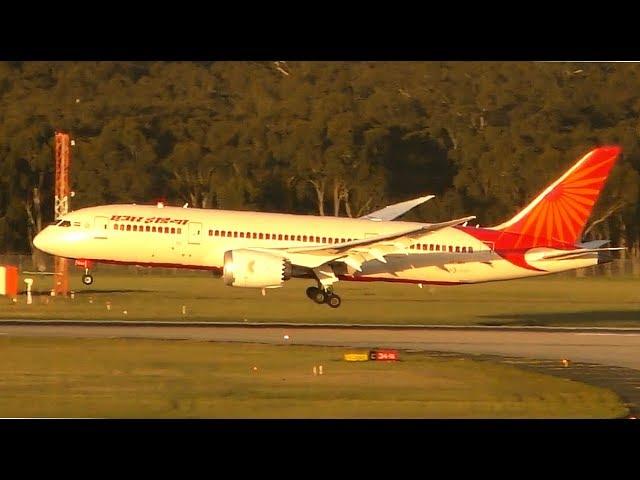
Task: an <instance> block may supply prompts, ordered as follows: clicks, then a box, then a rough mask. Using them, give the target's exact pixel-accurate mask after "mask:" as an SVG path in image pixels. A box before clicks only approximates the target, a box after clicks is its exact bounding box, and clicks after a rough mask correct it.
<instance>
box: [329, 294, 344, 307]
mask: <svg viewBox="0 0 640 480" xmlns="http://www.w3.org/2000/svg"><path fill="white" fill-rule="evenodd" d="M341 303H342V299H341V298H340V296H339V295H336V294H335V293H333V294H331V295H329V296H328V297H327V305H329V306H330V307H331V308H338V307H339V306H340V304H341Z"/></svg>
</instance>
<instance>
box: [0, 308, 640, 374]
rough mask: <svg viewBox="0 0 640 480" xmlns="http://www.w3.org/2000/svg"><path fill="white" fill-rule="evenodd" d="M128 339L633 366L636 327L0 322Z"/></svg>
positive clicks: (22, 330)
mask: <svg viewBox="0 0 640 480" xmlns="http://www.w3.org/2000/svg"><path fill="white" fill-rule="evenodd" d="M3 334H4V335H20V336H22V335H28V336H31V335H36V336H64V337H135V338H158V339H192V340H204V341H217V342H253V343H267V344H276V345H282V344H287V343H288V344H298V345H328V346H332V345H335V346H348V347H362V348H369V347H388V348H398V349H410V350H428V351H441V352H461V353H471V354H489V355H504V356H513V357H528V358H537V359H555V360H558V361H560V360H561V359H569V360H571V361H574V362H588V363H598V364H602V365H614V366H619V367H627V368H633V369H636V370H640V329H604V330H602V329H596V328H594V329H589V328H581V329H567V328H546V329H543V328H536V329H525V328H509V327H506V328H505V327H503V328H494V327H483V328H468V327H444V328H443V327H435V328H429V327H424V328H415V327H398V326H393V327H385V328H380V327H363V326H358V327H354V326H351V327H344V326H331V325H323V326H319V327H315V326H298V325H296V324H289V325H285V324H280V325H277V326H272V325H268V324H267V325H265V324H259V325H256V324H247V325H241V324H207V323H204V322H203V323H178V322H173V323H160V322H118V323H109V322H91V321H41V320H34V321H6V320H5V321H0V335H3ZM285 335H288V336H289V338H288V339H287V340H285V338H284V336H285Z"/></svg>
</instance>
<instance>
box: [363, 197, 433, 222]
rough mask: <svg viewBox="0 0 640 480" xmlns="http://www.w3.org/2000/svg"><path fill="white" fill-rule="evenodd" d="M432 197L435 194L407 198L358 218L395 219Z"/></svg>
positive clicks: (378, 220) (375, 220)
mask: <svg viewBox="0 0 640 480" xmlns="http://www.w3.org/2000/svg"><path fill="white" fill-rule="evenodd" d="M433 197H435V195H427V196H426V197H420V198H415V199H413V200H407V201H406V202H400V203H394V204H393V205H388V206H386V207H384V208H382V209H380V210H376V211H375V212H371V213H369V214H367V215H364V216H362V217H359V218H364V219H368V220H373V221H374V222H380V221H383V220H395V219H396V218H398V217H399V216H400V215H403V214H405V213H407V212H408V211H409V210H411V209H412V208H415V207H417V206H418V205H421V204H423V203H425V202H427V201H429V200H431V199H432V198H433Z"/></svg>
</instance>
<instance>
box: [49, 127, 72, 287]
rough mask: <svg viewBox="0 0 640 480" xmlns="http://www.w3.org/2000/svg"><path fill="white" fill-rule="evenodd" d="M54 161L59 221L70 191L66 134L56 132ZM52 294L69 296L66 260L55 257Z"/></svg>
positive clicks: (68, 144)
mask: <svg viewBox="0 0 640 480" xmlns="http://www.w3.org/2000/svg"><path fill="white" fill-rule="evenodd" d="M55 161H56V185H55V187H56V188H55V201H54V209H55V212H54V213H55V219H56V220H59V219H60V218H62V217H63V216H64V215H66V214H67V213H69V198H70V193H71V189H70V186H69V167H70V164H71V149H70V140H69V135H68V134H67V133H62V132H56V136H55ZM54 261H55V275H54V276H53V278H54V280H53V281H54V286H53V289H54V292H55V294H56V295H63V296H65V297H66V296H67V295H68V294H69V266H68V265H67V259H66V258H61V257H55V260H54Z"/></svg>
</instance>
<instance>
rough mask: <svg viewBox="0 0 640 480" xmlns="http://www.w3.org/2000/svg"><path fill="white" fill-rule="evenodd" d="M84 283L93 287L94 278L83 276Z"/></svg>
mask: <svg viewBox="0 0 640 480" xmlns="http://www.w3.org/2000/svg"><path fill="white" fill-rule="evenodd" d="M82 283H84V284H85V285H91V284H92V283H93V277H92V276H91V275H88V274H87V275H83V276H82Z"/></svg>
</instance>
